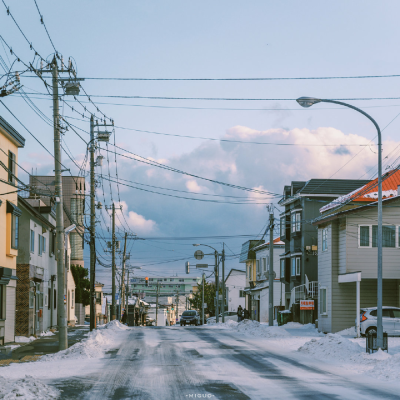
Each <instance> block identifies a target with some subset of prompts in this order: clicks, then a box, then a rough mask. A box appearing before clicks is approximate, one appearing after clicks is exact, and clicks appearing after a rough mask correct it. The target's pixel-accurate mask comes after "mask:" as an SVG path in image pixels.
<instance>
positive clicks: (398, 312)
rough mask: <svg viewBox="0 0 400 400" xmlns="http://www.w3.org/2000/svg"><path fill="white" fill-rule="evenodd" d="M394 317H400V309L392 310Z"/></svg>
mask: <svg viewBox="0 0 400 400" xmlns="http://www.w3.org/2000/svg"><path fill="white" fill-rule="evenodd" d="M392 313H393V317H394V318H400V310H392Z"/></svg>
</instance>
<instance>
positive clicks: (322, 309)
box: [318, 286, 328, 315]
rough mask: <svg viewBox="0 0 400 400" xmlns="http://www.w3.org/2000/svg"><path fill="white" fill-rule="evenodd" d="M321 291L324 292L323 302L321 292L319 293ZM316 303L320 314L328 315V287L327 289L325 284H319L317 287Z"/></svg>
mask: <svg viewBox="0 0 400 400" xmlns="http://www.w3.org/2000/svg"><path fill="white" fill-rule="evenodd" d="M322 291H324V292H325V296H324V300H325V302H323V301H322V294H321V292H322ZM318 305H319V309H320V314H321V315H328V289H327V287H326V286H321V287H320V288H319V299H318ZM324 306H325V307H324Z"/></svg>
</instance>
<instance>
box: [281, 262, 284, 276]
mask: <svg viewBox="0 0 400 400" xmlns="http://www.w3.org/2000/svg"><path fill="white" fill-rule="evenodd" d="M284 277H285V259H284V258H282V259H281V278H284Z"/></svg>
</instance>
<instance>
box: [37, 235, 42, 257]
mask: <svg viewBox="0 0 400 400" xmlns="http://www.w3.org/2000/svg"><path fill="white" fill-rule="evenodd" d="M38 243H39V256H41V255H42V253H43V247H42V246H43V242H42V235H41V234H40V233H39V234H38Z"/></svg>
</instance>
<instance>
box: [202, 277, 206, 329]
mask: <svg viewBox="0 0 400 400" xmlns="http://www.w3.org/2000/svg"><path fill="white" fill-rule="evenodd" d="M205 280H206V274H205V273H204V272H203V295H202V303H201V310H202V325H204V284H205Z"/></svg>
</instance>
